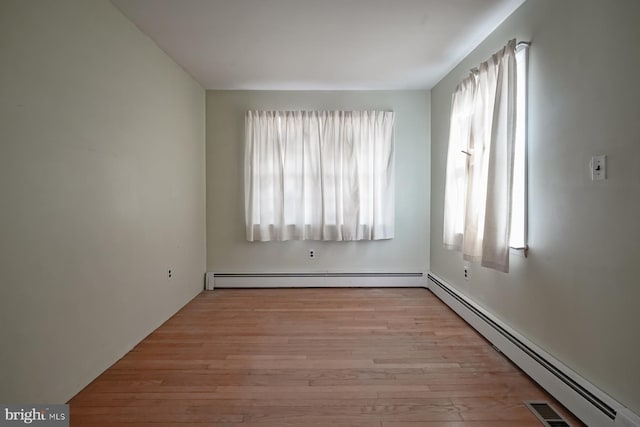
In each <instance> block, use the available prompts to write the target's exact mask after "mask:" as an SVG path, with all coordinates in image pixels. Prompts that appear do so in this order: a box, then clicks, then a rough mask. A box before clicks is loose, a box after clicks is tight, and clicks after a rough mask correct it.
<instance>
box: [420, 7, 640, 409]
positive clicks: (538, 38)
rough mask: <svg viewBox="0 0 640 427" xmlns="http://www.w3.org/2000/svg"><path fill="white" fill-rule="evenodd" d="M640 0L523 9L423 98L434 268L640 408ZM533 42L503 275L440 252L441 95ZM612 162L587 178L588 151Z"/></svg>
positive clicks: (446, 97)
mask: <svg viewBox="0 0 640 427" xmlns="http://www.w3.org/2000/svg"><path fill="white" fill-rule="evenodd" d="M638 22H640V2H638V1H637V0H616V1H614V2H609V1H602V0H589V1H585V0H564V1H555V0H528V1H527V2H526V3H525V4H524V5H523V6H522V7H521V8H520V9H519V10H518V11H517V12H516V13H515V14H514V15H512V16H511V17H510V18H509V19H507V21H505V22H504V23H503V25H501V26H500V27H499V28H498V29H497V30H496V31H495V32H494V33H493V34H492V35H491V36H490V37H489V38H488V39H487V40H486V41H484V42H483V43H482V44H481V45H480V46H479V47H478V48H477V49H476V50H475V51H474V52H473V53H472V54H471V55H469V56H468V57H467V58H466V59H465V60H464V61H462V63H461V64H460V65H458V66H457V67H456V68H455V69H454V70H453V71H452V72H451V73H450V74H449V75H448V76H447V77H446V78H444V79H443V80H442V81H441V82H440V83H439V84H438V85H437V86H436V87H435V88H434V89H433V91H432V152H431V156H432V159H431V165H432V171H431V179H432V199H431V217H432V221H431V270H432V271H433V272H434V273H435V274H437V275H439V276H440V277H442V278H443V279H445V280H447V281H448V282H449V283H451V284H452V285H454V286H455V287H456V288H457V289H459V290H460V291H462V292H463V293H464V294H466V295H467V296H469V297H470V298H472V299H473V300H475V301H476V302H478V303H479V304H481V305H482V306H484V307H485V308H486V309H488V310H489V311H491V312H492V313H494V314H495V315H496V316H498V317H499V318H501V319H502V320H503V321H505V322H507V323H508V324H510V325H511V326H513V327H514V328H515V329H516V330H518V331H519V332H521V333H522V334H524V335H525V336H527V337H528V338H529V339H531V340H532V341H533V342H535V343H536V344H538V345H539V346H541V347H542V348H544V349H545V350H547V351H548V352H549V353H551V354H552V355H554V356H556V357H557V358H559V359H560V360H561V361H563V362H564V363H565V364H566V365H568V366H569V367H571V368H572V369H573V370H575V371H576V372H578V373H579V374H580V375H582V376H584V377H585V378H587V379H589V380H590V381H591V382H593V383H594V384H595V385H597V386H598V387H600V388H601V389H603V390H604V391H605V392H607V393H608V394H610V395H611V396H612V397H614V398H615V399H617V400H618V401H620V402H621V403H623V404H624V405H627V406H629V407H630V408H631V409H633V410H634V411H635V412H636V413H640V363H638V353H640V329H639V328H638V325H640V310H639V309H638V302H639V301H640V279H639V276H638V263H639V262H640V243H639V242H640V227H639V226H638V218H640V167H639V164H640V136H639V135H640V86H638V84H637V75H638V72H639V70H640V26H639V25H638ZM514 37H515V38H517V39H518V40H531V41H532V43H533V44H532V47H531V50H530V68H529V72H530V80H529V90H530V98H529V236H530V247H531V251H530V256H529V258H528V259H524V258H521V257H512V266H511V272H510V273H509V274H501V273H497V272H494V271H491V270H487V269H484V268H481V267H478V266H476V265H473V266H472V270H471V279H470V280H469V281H468V282H465V280H464V279H463V263H462V257H461V255H460V254H458V253H455V252H449V251H446V250H444V249H443V246H442V216H443V199H444V176H445V161H446V149H447V138H448V126H449V119H448V115H449V110H450V99H451V93H452V92H453V90H454V87H455V85H456V84H457V83H458V81H460V80H461V79H462V78H463V77H464V76H465V75H466V74H467V73H468V70H469V69H470V68H471V67H474V66H476V65H477V64H479V63H480V62H481V61H483V60H484V59H486V58H488V57H489V55H490V54H492V53H493V52H495V51H497V50H498V49H499V48H500V47H501V46H503V45H504V44H505V43H506V42H507V40H509V39H510V38H514ZM598 154H606V155H607V156H608V175H609V178H608V179H607V180H606V181H600V182H592V181H590V177H589V167H588V163H589V160H590V158H591V156H592V155H598Z"/></svg>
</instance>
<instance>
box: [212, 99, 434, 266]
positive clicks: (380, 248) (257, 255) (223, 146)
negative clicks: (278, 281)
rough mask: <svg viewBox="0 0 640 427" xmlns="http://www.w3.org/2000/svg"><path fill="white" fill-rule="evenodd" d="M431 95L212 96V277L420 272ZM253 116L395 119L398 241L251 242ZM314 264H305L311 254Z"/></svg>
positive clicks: (425, 237) (424, 256)
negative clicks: (338, 112)
mask: <svg viewBox="0 0 640 427" xmlns="http://www.w3.org/2000/svg"><path fill="white" fill-rule="evenodd" d="M429 96H430V94H429V92H428V91H395V92H271V91H207V259H208V262H207V270H208V271H214V272H300V271H303V272H311V271H313V272H317V271H330V272H344V271H346V272H366V271H386V272H390V271H393V272H414V271H418V272H420V271H427V269H428V259H429V185H430V184H429V132H430V129H429V114H430V112H429ZM249 109H261V110H291V109H306V110H316V109H318V110H322V109H329V110H334V109H347V110H361V109H391V110H394V111H395V112H396V237H395V238H394V239H393V240H387V241H374V242H315V241H289V242H269V243H260V242H254V243H250V242H247V241H246V238H245V229H244V195H243V191H244V187H243V172H242V171H243V145H244V114H245V112H246V111H247V110H249ZM309 248H313V249H315V250H316V259H314V260H309V259H307V249H309Z"/></svg>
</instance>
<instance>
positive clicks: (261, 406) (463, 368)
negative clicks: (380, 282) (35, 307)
mask: <svg viewBox="0 0 640 427" xmlns="http://www.w3.org/2000/svg"><path fill="white" fill-rule="evenodd" d="M541 399H542V400H549V401H551V402H552V404H553V405H554V406H555V407H556V408H558V409H560V410H561V411H563V414H564V415H565V416H567V417H568V419H569V421H570V422H572V423H573V424H574V425H575V426H580V425H582V424H580V423H579V422H578V421H577V420H576V419H575V418H572V417H571V415H570V414H568V413H567V412H566V411H564V410H563V408H561V406H560V405H559V404H558V403H557V402H555V401H554V400H553V399H552V398H551V397H550V396H548V395H547V394H546V393H545V392H544V391H542V390H541V389H540V388H539V387H537V386H536V385H535V384H534V383H533V382H532V381H531V380H530V379H529V378H528V377H527V376H526V375H524V374H523V373H522V372H521V371H519V370H518V369H517V368H515V367H514V366H513V365H512V364H511V363H510V362H509V361H507V360H506V359H505V358H504V357H503V356H502V355H500V354H499V353H497V352H496V351H495V350H494V349H493V348H492V347H491V346H490V345H489V344H488V343H487V342H486V341H485V340H484V339H483V338H482V337H480V336H479V335H478V334H477V333H476V332H475V331H474V330H473V329H471V328H470V327H469V326H468V325H467V324H466V323H465V322H464V321H462V320H461V319H460V318H459V317H458V316H457V315H456V314H455V313H453V312H452V311H451V310H450V309H449V308H447V307H446V306H445V305H444V304H443V303H442V302H440V301H439V300H438V299H437V298H436V297H435V296H434V295H433V294H432V293H431V292H429V291H428V290H426V289H418V288H413V289H410V288H409V289H393V288H387V289H261V290H248V289H246V290H245V289H243V290H230V289H226V290H225V289H222V290H215V291H213V292H204V293H202V294H200V295H199V296H198V297H196V298H195V299H194V300H193V301H191V302H190V303H189V304H187V306H185V307H184V308H183V309H182V310H181V311H180V312H178V313H177V314H176V315H175V316H174V317H172V318H171V319H170V320H168V321H167V322H166V323H165V324H164V325H162V326H161V327H160V328H159V329H157V330H156V331H155V332H153V333H152V334H151V335H149V336H148V337H147V338H146V339H145V340H144V341H142V342H141V343H140V344H138V345H137V346H136V347H135V348H134V349H133V350H132V351H131V352H129V353H128V354H127V355H126V356H125V357H123V358H122V359H121V360H120V361H118V362H117V363H116V364H115V365H113V366H112V367H111V368H110V369H108V370H107V371H106V372H104V373H103V374H102V375H100V376H99V377H98V378H97V379H96V380H95V381H94V382H92V383H91V384H90V385H89V386H87V387H86V388H85V389H84V390H83V391H81V392H80V393H79V394H78V395H76V396H75V397H74V398H73V399H72V400H71V401H70V402H69V403H70V407H71V425H72V426H118V425H127V426H144V425H149V426H151V425H152V426H154V427H160V426H180V427H186V426H238V427H248V426H255V427H258V426H260V427H271V426H330V427H341V426H372V427H374V426H375V427H418V426H425V427H430V426H442V427H462V426H468V427H540V426H541V423H540V422H539V421H538V420H537V419H536V418H535V417H534V416H533V415H532V414H531V413H530V412H529V410H528V409H527V408H526V407H525V405H524V404H523V401H524V400H541Z"/></svg>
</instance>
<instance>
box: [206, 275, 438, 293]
mask: <svg viewBox="0 0 640 427" xmlns="http://www.w3.org/2000/svg"><path fill="white" fill-rule="evenodd" d="M426 286H427V279H426V274H425V273H329V272H320V273H315V272H314V273H215V272H208V273H207V274H206V289H207V290H213V289H216V288H336V287H367V288H372V287H385V288H387V287H398V288H405V287H426Z"/></svg>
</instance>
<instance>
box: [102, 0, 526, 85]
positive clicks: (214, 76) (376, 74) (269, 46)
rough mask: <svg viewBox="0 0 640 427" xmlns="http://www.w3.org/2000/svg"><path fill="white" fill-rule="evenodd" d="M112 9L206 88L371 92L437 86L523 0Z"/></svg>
mask: <svg viewBox="0 0 640 427" xmlns="http://www.w3.org/2000/svg"><path fill="white" fill-rule="evenodd" d="M112 2H113V3H114V4H115V5H116V6H117V7H118V8H119V9H120V10H121V11H122V12H123V13H124V15H126V16H127V17H128V18H129V19H130V20H131V21H133V22H134V23H135V24H136V25H137V26H138V27H139V28H140V29H141V30H142V31H143V32H144V33H146V34H148V35H149V36H150V37H151V38H152V39H153V40H154V41H155V42H156V43H157V44H158V45H159V46H160V47H161V48H162V49H163V50H164V51H165V52H166V53H167V54H169V56H171V57H172V58H173V59H174V60H175V61H176V62H177V63H178V64H180V65H181V66H182V67H183V68H184V69H185V70H186V71H187V72H188V73H189V74H191V75H192V76H193V77H194V78H195V79H196V80H197V81H198V82H200V84H201V85H202V86H204V87H205V88H207V89H282V90H303V89H308V90H348V89H354V90H364V89H430V88H432V87H433V86H434V85H435V84H436V83H437V82H438V81H439V80H440V79H441V78H442V77H444V76H445V75H446V73H447V72H449V71H450V70H451V69H452V68H453V67H454V66H455V65H456V64H457V63H458V62H460V60H462V59H463V58H464V57H465V56H466V55H467V54H468V53H469V52H470V51H471V50H473V48H474V47H476V46H477V45H478V44H479V43H480V42H481V41H482V40H484V38H485V37H486V36H488V35H489V34H490V33H491V31H493V30H494V29H495V28H496V27H497V26H498V25H499V24H500V23H501V22H502V21H503V20H504V19H505V18H506V17H507V16H509V15H510V14H511V13H512V12H513V11H514V10H515V9H516V8H517V7H518V6H519V5H520V4H522V3H523V2H524V0H112ZM506 42H507V40H505V43H506Z"/></svg>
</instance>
